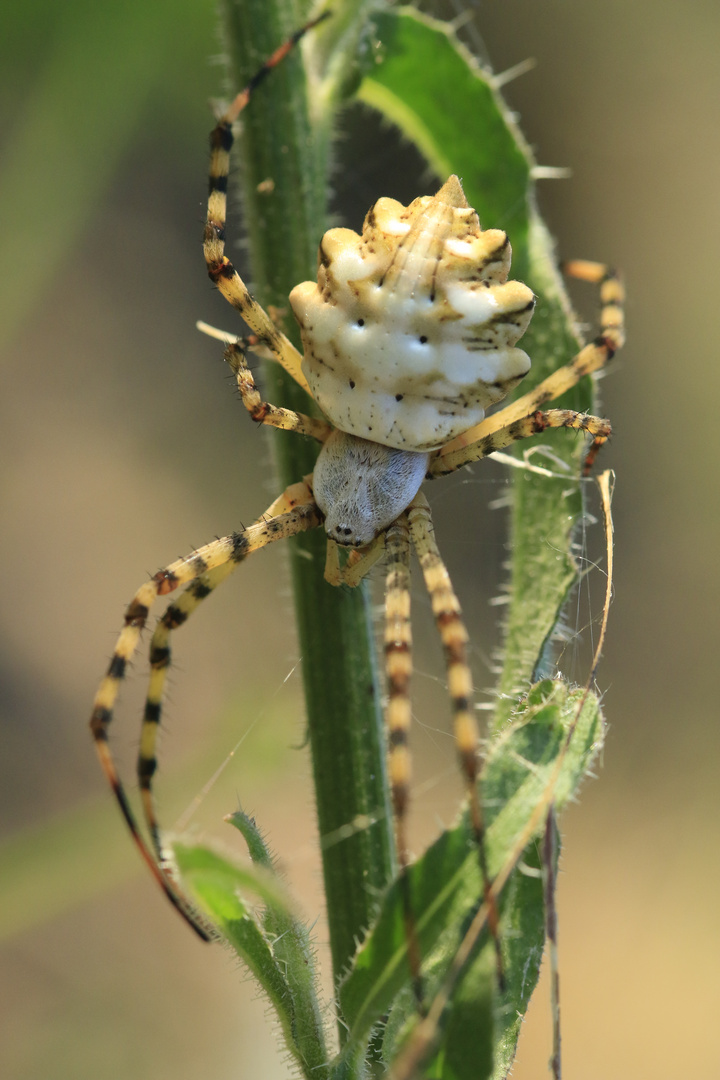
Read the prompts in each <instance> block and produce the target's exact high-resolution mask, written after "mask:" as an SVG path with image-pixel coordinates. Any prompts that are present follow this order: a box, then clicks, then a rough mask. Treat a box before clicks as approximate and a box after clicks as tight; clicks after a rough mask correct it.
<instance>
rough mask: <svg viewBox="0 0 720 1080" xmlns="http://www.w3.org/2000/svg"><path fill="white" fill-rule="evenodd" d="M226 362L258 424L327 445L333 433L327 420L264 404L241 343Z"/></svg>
mask: <svg viewBox="0 0 720 1080" xmlns="http://www.w3.org/2000/svg"><path fill="white" fill-rule="evenodd" d="M225 359H226V361H227V362H228V364H229V365H230V367H231V368H232V370H233V373H234V375H235V378H236V379H237V385H238V390H239V391H240V396H241V398H242V403H243V405H244V406H245V408H246V409H247V411H248V412H249V413H250V416H251V418H252V419H253V420H254V421H255V422H256V423H257V424H269V425H270V427H276V428H281V429H282V430H283V431H296V432H297V433H298V434H299V435H309V436H310V437H311V438H313V439H317V441H318V442H321V443H323V442H325V440H326V439H327V437H328V435H329V434H330V432H331V431H332V430H333V429H332V427H331V426H330V424H328V422H327V420H318V419H316V418H315V417H312V416H305V414H304V413H297V412H293V411H292V410H291V409H281V408H278V406H276V405H271V404H270V403H269V402H267V401H263V400H262V398H261V397H260V394H259V392H258V389H257V387H256V385H255V380H254V378H253V375H252V372H251V371H250V368H249V367H248V365H247V361H246V359H245V350H244V349H243V347H242V345H241V344H240V342H233V343H232V344H231V345H228V347H227V349H226V350H225Z"/></svg>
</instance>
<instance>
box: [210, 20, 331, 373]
mask: <svg viewBox="0 0 720 1080" xmlns="http://www.w3.org/2000/svg"><path fill="white" fill-rule="evenodd" d="M329 14H330V13H329V12H327V11H326V12H324V13H323V14H322V15H321V16H320V17H319V18H317V19H313V20H311V21H310V22H308V23H306V24H305V26H303V27H301V28H300V30H298V31H297V32H296V33H295V34H293V35H292V37H291V38H288V40H287V41H286V42H285V43H284V44H283V45H281V46H280V47H279V48H278V49H276V50H275V52H274V53H273V55H272V56H271V57H270V58H269V59H268V60H266V62H265V63H264V64H263V65H262V67H261V68H260V69H259V70H258V71H257V72H256V73H255V75H254V76H253V77H252V79H251V80H250V82H249V83H248V84H247V86H246V87H245V88H244V89H243V90H241V91H240V93H239V94H238V95H237V97H236V98H235V100H234V101H233V103H232V104H231V106H230V108H229V109H228V110H227V112H226V113H224V115H223V116H221V117H220V119H219V121H218V123H217V126H216V127H215V129H214V130H213V132H212V134H211V136H210V176H209V193H208V209H207V221H206V224H205V233H204V238H203V251H204V254H205V262H206V263H207V269H208V274H209V275H210V279H211V281H213V282H214V283H215V284H216V285H217V287H218V289H219V290H220V292H221V293H222V294H223V296H224V297H225V299H226V300H228V301H229V302H230V303H231V304H232V306H233V307H234V308H236V309H237V310H238V311H239V312H240V315H241V316H242V318H243V319H244V320H245V322H246V323H247V324H248V326H249V327H251V329H252V330H253V331H254V332H255V334H257V336H258V338H259V339H260V342H261V343H262V344H263V345H267V347H268V348H269V349H271V350H272V352H273V353H274V354H275V356H276V357H277V358H278V360H279V361H280V363H281V364H282V366H283V367H284V368H285V370H286V371H287V372H288V374H289V375H291V376H292V377H293V379H295V381H296V382H297V383H299V384H300V386H302V387H303V389H304V390H308V385H307V381H306V379H305V376H304V375H303V373H302V371H301V370H300V362H301V360H302V357H301V355H300V353H299V352H298V351H297V349H296V348H295V346H294V345H293V344H292V342H291V341H289V340H288V338H286V337H285V335H284V334H283V333H282V332H281V331H280V330H279V329H278V327H277V326H276V325H275V323H274V322H273V321H272V319H271V318H270V316H269V315H268V314H267V312H266V311H265V310H264V308H262V307H261V306H260V304H258V303H257V301H256V300H255V299H254V298H253V297H252V296H251V295H250V293H249V291H248V289H247V287H246V285H245V283H244V282H243V280H242V278H241V277H240V275H239V274H238V272H237V270H236V269H235V267H234V266H233V264H232V263H231V262H230V260H229V259H228V258H227V256H226V255H225V223H226V219H227V187H228V176H229V173H230V151H231V149H232V145H233V139H234V136H233V131H232V125H233V123H234V122H235V121H236V120H237V118H238V116H239V115H240V113H241V112H242V111H243V109H244V108H245V106H246V105H247V104H248V102H249V101H250V98H251V96H252V94H253V92H254V90H255V88H256V87H257V86H258V84H259V83H261V82H262V80H263V79H264V78H265V77H266V76H267V75H268V74H269V73H270V71H272V69H273V68H274V67H276V65H277V64H279V63H280V61H281V60H283V59H284V57H285V56H287V54H288V53H289V52H290V50H291V49H292V48H293V46H294V45H295V44H296V43H297V42H298V41H299V40H300V39H301V38H302V37H303V36H304V35H305V34H306V33H307V32H308V30H310V29H312V28H313V27H314V26H317V24H318V23H319V22H321V21H322V20H323V19H325V18H327V17H328V15H329ZM308 392H309V390H308Z"/></svg>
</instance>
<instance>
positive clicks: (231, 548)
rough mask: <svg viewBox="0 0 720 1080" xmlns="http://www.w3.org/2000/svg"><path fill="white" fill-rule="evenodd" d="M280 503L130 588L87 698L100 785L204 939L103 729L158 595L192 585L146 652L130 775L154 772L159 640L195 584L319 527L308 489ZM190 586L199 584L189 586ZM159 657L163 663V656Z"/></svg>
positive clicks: (184, 609)
mask: <svg viewBox="0 0 720 1080" xmlns="http://www.w3.org/2000/svg"><path fill="white" fill-rule="evenodd" d="M283 500H285V501H289V502H290V503H293V504H294V508H293V509H290V510H289V511H288V512H286V513H282V514H280V515H279V516H277V515H271V516H270V517H268V518H263V519H261V520H259V521H258V522H256V523H255V524H254V525H251V526H250V527H249V528H248V529H243V530H242V531H241V532H237V533H232V534H231V535H230V536H226V537H223V538H222V539H220V540H215V541H213V542H212V543H210V544H207V545H206V546H205V547H203V548H200V549H199V550H198V551H195V552H193V554H192V555H189V556H188V557H187V558H184V559H178V560H177V561H176V562H174V563H171V564H170V565H169V566H167V567H165V569H164V570H159V571H158V573H157V574H155V575H154V576H153V577H152V578H151V579H150V581H148V582H146V583H145V584H144V585H142V586H141V587H140V589H138V591H137V593H136V594H135V596H134V598H133V600H132V601H131V602H130V604H129V606H128V608H127V610H126V612H125V626H124V628H123V630H122V631H121V633H120V637H119V638H118V641H117V644H116V646H115V651H114V652H113V655H112V658H111V660H110V665H109V667H108V670H107V673H106V675H105V677H104V679H103V680H102V682H101V684H100V687H99V689H98V692H97V694H96V696H95V701H94V704H93V711H92V716H91V720H90V727H91V730H92V733H93V737H94V739H95V747H96V749H97V753H98V756H99V758H100V762H101V765H102V767H103V770H104V772H105V775H106V777H107V779H108V782H109V783H110V786H111V788H112V790H113V792H114V793H115V797H116V799H117V801H118V805H119V806H120V810H121V812H122V814H123V816H124V818H125V821H126V822H127V825H128V827H129V829H130V832H131V834H132V837H133V839H134V841H135V844H136V845H137V847H138V850H139V851H140V854H141V855H142V857H143V859H144V860H145V862H146V863H147V865H148V866H149V867H150V870H151V871H152V873H153V875H154V876H155V878H156V880H157V881H158V883H159V884H160V886H161V888H162V889H163V890H164V891H165V893H166V895H167V896H168V898H169V900H170V901H171V903H172V904H174V906H175V907H176V908H177V909H178V910H179V911H180V913H181V914H182V915H183V916H184V917H185V919H186V920H187V921H188V922H189V923H190V925H191V926H192V927H193V928H194V929H195V930H196V931H197V933H198V934H199V935H200V936H201V937H203V938H205V939H209V938H210V936H211V932H210V931H209V930H208V928H207V927H206V926H204V925H203V923H202V921H201V920H200V918H199V917H198V915H197V914H196V913H195V912H194V911H193V909H192V907H191V905H190V903H189V901H187V899H186V898H185V897H183V896H182V895H181V894H180V893H179V892H178V890H177V887H176V886H175V884H174V883H173V882H172V881H171V880H170V879H169V877H168V876H167V874H166V873H165V872H164V871H163V869H162V867H161V866H159V865H158V860H157V859H156V858H155V856H154V855H153V853H152V851H151V850H150V848H149V847H148V845H147V844H146V842H145V840H144V839H143V837H142V835H141V833H140V831H139V828H138V824H137V821H136V818H135V814H134V812H133V810H132V807H131V806H130V802H129V800H128V798H127V795H126V792H125V789H124V787H123V785H122V782H121V780H120V777H119V774H118V771H117V768H116V766H115V761H114V759H113V756H112V753H111V751H110V747H109V744H108V729H109V726H110V723H111V721H112V719H113V713H114V708H115V702H116V700H117V696H118V692H119V689H120V685H121V683H122V681H123V678H124V677H125V672H126V670H127V665H128V663H129V662H130V660H131V658H132V656H133V654H134V652H135V648H136V646H137V644H138V641H139V638H140V634H141V632H142V630H143V628H144V626H145V625H146V622H147V618H148V614H149V611H150V607H151V606H152V604H153V602H154V601H155V600H156V599H157V597H158V596H164V595H167V594H168V593H170V592H173V591H174V590H175V589H177V588H179V587H180V586H182V585H187V584H189V583H190V582H192V583H193V585H191V587H190V589H189V590H188V591H187V592H186V593H185V598H186V599H185V598H181V599H180V601H178V603H177V604H172V605H171V606H170V608H168V611H167V612H166V615H165V616H164V619H163V622H164V624H165V625H164V629H163V630H161V631H160V632H159V636H158V637H157V638H154V639H153V648H155V649H156V652H155V655H154V661H155V662H154V664H153V674H152V677H151V686H150V695H149V698H148V708H146V716H145V721H144V723H143V735H142V746H141V762H140V764H139V770H138V771H139V772H140V774H141V778H142V776H143V775H144V774H149V775H152V771H153V770H154V745H155V732H151V730H150V728H149V727H148V724H153V725H154V727H155V728H157V722H156V721H153V720H152V719H149V713H152V712H153V710H154V708H155V707H157V720H158V721H159V694H160V693H161V691H162V686H163V683H164V677H165V675H164V671H162V668H163V667H164V666H166V665H165V664H164V663H163V658H162V655H161V650H163V649H167V645H166V644H164V640H163V639H164V635H166V634H167V633H168V632H169V630H171V629H174V628H175V627H176V626H178V625H180V624H181V623H182V622H184V621H185V620H186V619H187V616H188V614H189V612H190V611H191V610H194V608H195V607H196V606H197V604H198V603H199V602H200V600H202V599H203V590H204V585H203V584H202V582H205V583H207V582H211V583H212V584H213V585H217V584H218V583H219V580H220V579H221V578H222V577H224V576H227V575H228V574H229V573H230V572H231V570H232V569H234V567H235V566H236V565H237V564H238V563H240V562H242V561H243V560H244V559H245V558H246V557H247V556H248V555H250V554H251V553H252V552H253V551H257V550H259V549H260V548H262V547H265V545H266V544H269V543H271V542H272V541H273V540H280V539H282V538H283V537H286V536H292V535H294V534H295V533H298V532H302V531H305V530H307V529H312V528H315V527H316V526H317V525H319V524H320V522H321V520H322V515H321V514H320V511H319V510H318V508H317V506H316V505H315V502H314V501H313V500H312V495H311V492H310V489H309V488H308V487H307V485H306V484H300V485H297V484H296V485H293V487H292V488H289V489H288V492H286V493H285V494H284V496H281V497H280V499H279V500H276V501H275V503H273V505H272V507H270V510H274V509H275V507H276V506H277V505H278V503H281V502H283ZM303 500H304V501H303ZM198 581H201V584H200V585H197V584H196V583H197V582H198ZM205 595H207V593H205ZM161 625H162V623H161ZM165 641H166V638H165ZM167 655H168V659H169V650H168V654H167ZM146 750H149V751H150V752H149V754H148V755H147V757H145V755H144V751H146ZM143 758H144V760H143ZM141 783H142V779H141ZM146 811H147V804H146ZM149 821H150V823H151V826H152V828H153V830H154V832H157V827H156V824H155V819H154V815H153V814H152V813H151V814H150V817H149Z"/></svg>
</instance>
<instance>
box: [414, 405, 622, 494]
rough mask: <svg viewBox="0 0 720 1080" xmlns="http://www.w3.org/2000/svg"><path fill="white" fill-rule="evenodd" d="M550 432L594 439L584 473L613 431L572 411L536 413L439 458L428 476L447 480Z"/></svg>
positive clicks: (432, 462) (599, 422)
mask: <svg viewBox="0 0 720 1080" xmlns="http://www.w3.org/2000/svg"><path fill="white" fill-rule="evenodd" d="M507 411H508V410H507V409H503V411H502V412H501V413H499V414H498V415H499V416H504V415H505V413H506V412H507ZM548 428H570V429H572V430H574V431H584V432H586V433H587V434H588V435H591V436H592V443H591V445H590V449H589V450H588V453H587V455H586V458H585V466H584V470H585V471H587V469H588V462H589V463H590V464H592V462H593V461H594V460H595V456H596V454H597V452H598V450H599V449H600V447H601V446H602V445H603V444H604V443H606V442H607V440H608V439H609V438H610V434H611V428H610V422H609V421H608V420H601V419H600V418H599V417H597V416H589V415H588V414H587V413H577V412H574V411H573V410H572V409H548V410H547V412H539V411H538V412H534V413H532V414H531V415H530V416H524V417H522V418H521V419H520V420H515V421H513V422H512V423H511V424H507V425H503V426H501V427H498V428H497V429H496V430H495V431H493V432H492V433H490V434H488V435H485V436H484V437H483V438H482V439H478V440H477V442H474V443H471V444H470V445H469V446H462V447H460V449H459V450H455V451H454V452H453V453H452V454H445V455H438V456H437V457H436V458H433V459H432V461H431V462H430V468H429V469H428V476H430V477H432V478H433V479H434V478H435V477H437V476H444V475H445V474H446V473H450V472H454V471H455V470H456V469H461V468H462V467H463V465H469V464H470V463H471V462H473V461H479V460H480V459H481V458H484V457H487V456H488V454H493V453H495V451H496V450H503V449H504V448H505V447H506V446H509V445H510V444H511V443H513V442H517V440H518V439H528V438H530V436H531V435H538V434H540V433H541V432H543V431H547V429H548Z"/></svg>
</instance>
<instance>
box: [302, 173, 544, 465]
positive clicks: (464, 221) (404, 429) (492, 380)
mask: <svg viewBox="0 0 720 1080" xmlns="http://www.w3.org/2000/svg"><path fill="white" fill-rule="evenodd" d="M510 256H511V249H510V244H509V242H508V239H507V236H506V235H505V233H504V232H502V231H500V230H498V229H488V230H485V231H483V230H482V229H481V228H480V223H479V220H478V217H477V214H476V213H475V211H474V210H473V209H472V208H471V207H470V206H468V203H467V200H466V199H465V195H464V193H463V190H462V187H461V185H460V181H459V180H458V179H457V177H454V176H451V177H450V179H449V180H448V181H447V182H446V183H445V184H444V185H443V187H442V188H441V189H440V191H439V192H438V193H437V195H434V196H432V197H429V196H423V197H421V198H418V199H415V200H414V201H413V202H412V203H411V204H410V205H409V206H407V207H405V206H403V205H402V204H401V203H399V202H396V201H395V200H394V199H386V198H383V199H380V200H378V202H377V203H376V204H375V206H374V207H373V208H372V209H371V210H370V211H369V213H368V215H367V217H366V219H365V224H364V226H363V232H362V235H361V236H360V235H358V234H357V233H355V232H353V231H352V230H351V229H331V230H330V231H329V232H327V233H325V236H324V237H323V239H322V241H321V244H320V257H319V266H318V280H317V282H304V283H303V284H301V285H298V286H297V287H296V288H295V289H293V291H292V293H291V294H290V303H291V305H292V308H293V311H294V313H295V316H296V318H297V320H298V322H299V324H300V329H301V333H302V338H303V345H304V358H303V365H302V366H303V372H304V374H305V377H306V378H307V381H308V384H309V386H310V389H311V392H312V394H313V396H314V398H315V399H316V401H317V402H318V404H319V405H320V408H321V409H322V410H323V412H324V413H325V414H326V416H328V418H329V419H330V420H331V421H332V423H333V424H334V425H335V426H336V427H339V428H340V429H341V430H343V431H346V432H349V433H351V434H353V435H357V436H359V437H360V438H364V439H370V440H371V441H373V442H379V443H382V444H383V445H384V446H389V447H394V448H395V449H400V450H411V451H426V450H432V449H436V448H438V447H440V446H442V445H443V444H445V443H446V442H448V441H449V440H450V439H452V438H454V437H455V436H456V435H459V434H461V433H462V432H463V431H466V430H468V429H469V428H470V427H473V426H474V425H475V424H477V423H479V422H480V421H481V420H482V419H483V416H484V415H485V410H486V409H487V408H488V406H490V405H492V404H493V403H494V402H496V401H499V400H501V399H502V398H503V397H504V396H505V395H506V394H507V392H508V391H509V390H510V389H511V388H512V387H513V386H514V385H515V384H516V383H517V382H519V380H520V379H521V378H522V377H523V376H524V375H525V374H526V373H527V371H528V369H529V367H530V360H529V358H528V357H527V355H526V354H525V353H524V352H523V351H522V350H521V349H518V348H515V345H516V342H517V341H518V340H519V338H520V337H521V335H522V334H523V333H524V331H525V329H526V327H527V325H528V322H529V321H530V317H531V315H532V310H533V306H534V297H533V294H532V292H531V290H530V289H529V288H527V286H526V285H523V284H521V283H520V282H517V281H508V273H509V270H510Z"/></svg>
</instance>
